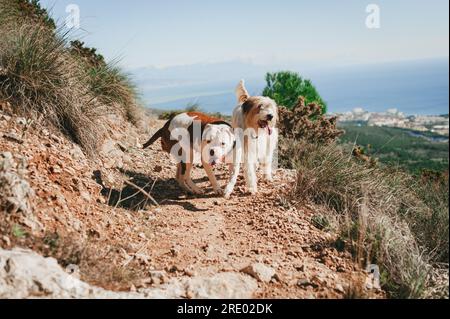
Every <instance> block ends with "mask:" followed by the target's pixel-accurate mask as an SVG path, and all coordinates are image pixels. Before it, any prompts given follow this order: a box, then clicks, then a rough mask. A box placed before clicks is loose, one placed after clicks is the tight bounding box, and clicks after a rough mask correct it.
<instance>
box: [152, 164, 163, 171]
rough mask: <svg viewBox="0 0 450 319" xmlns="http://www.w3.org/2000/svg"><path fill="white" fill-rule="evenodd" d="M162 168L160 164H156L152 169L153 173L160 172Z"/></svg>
mask: <svg viewBox="0 0 450 319" xmlns="http://www.w3.org/2000/svg"><path fill="white" fill-rule="evenodd" d="M162 170H163V168H162V166H161V165H156V166H155V167H154V168H153V171H154V172H155V173H160V172H162Z"/></svg>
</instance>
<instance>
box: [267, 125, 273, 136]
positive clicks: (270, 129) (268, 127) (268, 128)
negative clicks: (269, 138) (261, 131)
mask: <svg viewBox="0 0 450 319" xmlns="http://www.w3.org/2000/svg"><path fill="white" fill-rule="evenodd" d="M267 131H268V132H269V135H272V128H271V127H270V126H269V125H267Z"/></svg>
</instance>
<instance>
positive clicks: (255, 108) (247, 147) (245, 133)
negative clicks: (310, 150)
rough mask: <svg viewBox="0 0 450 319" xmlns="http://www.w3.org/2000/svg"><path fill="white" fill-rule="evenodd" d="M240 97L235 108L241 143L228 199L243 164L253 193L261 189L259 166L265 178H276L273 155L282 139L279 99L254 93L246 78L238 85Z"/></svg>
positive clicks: (238, 96)
mask: <svg viewBox="0 0 450 319" xmlns="http://www.w3.org/2000/svg"><path fill="white" fill-rule="evenodd" d="M236 96H237V99H238V103H239V105H238V106H237V107H236V108H235V109H234V112H233V124H232V125H233V128H234V129H235V137H236V139H237V140H238V141H240V143H238V144H239V145H238V147H236V152H235V157H234V158H233V165H232V167H231V178H230V181H229V183H228V185H227V186H226V188H225V194H224V195H225V198H229V197H230V195H231V193H232V192H233V189H234V186H235V185H236V181H237V177H238V175H239V170H240V164H241V163H243V166H244V177H245V180H246V183H247V188H248V190H249V191H250V193H252V194H255V193H256V192H257V191H258V186H257V177H256V170H257V167H258V166H259V165H260V166H261V169H262V172H263V177H264V178H265V179H266V180H268V181H272V162H273V155H274V151H275V148H276V146H277V142H278V131H277V129H276V124H277V121H278V107H277V104H276V103H275V101H273V100H272V99H270V98H268V97H263V96H250V94H249V93H248V91H247V89H246V88H245V84H244V81H243V80H242V81H241V82H240V83H239V85H238V86H237V88H236ZM239 129H240V132H239V131H238V130H239Z"/></svg>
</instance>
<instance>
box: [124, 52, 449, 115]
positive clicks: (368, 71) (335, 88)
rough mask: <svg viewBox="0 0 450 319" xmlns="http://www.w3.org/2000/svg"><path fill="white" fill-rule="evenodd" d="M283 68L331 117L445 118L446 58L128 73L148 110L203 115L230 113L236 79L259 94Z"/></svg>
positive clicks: (208, 66) (216, 66)
mask: <svg viewBox="0 0 450 319" xmlns="http://www.w3.org/2000/svg"><path fill="white" fill-rule="evenodd" d="M286 69H289V70H292V71H296V72H299V73H300V74H301V75H302V76H304V77H306V78H310V79H311V80H312V81H313V83H314V84H315V85H316V87H317V88H318V90H319V92H320V93H321V95H322V96H323V98H324V99H325V100H326V101H327V102H328V106H329V111H330V112H345V111H349V110H352V109H353V108H355V107H363V108H364V109H366V110H368V111H371V112H380V111H384V110H386V109H388V108H397V109H399V110H400V111H402V112H404V113H406V114H444V113H448V99H449V93H448V85H449V83H448V58H446V59H430V60H421V61H408V62H397V63H383V64H372V65H354V66H347V67H328V68H319V67H314V68H312V67H308V66H303V67H302V66H299V65H292V66H282V65H274V66H263V65H256V64H251V63H245V62H240V61H235V62H224V63H215V64H194V65H186V66H176V67H168V68H154V67H149V68H140V69H136V70H132V71H131V73H132V74H133V75H134V77H135V80H136V82H137V84H138V86H139V87H140V89H141V91H142V96H143V99H144V101H145V102H146V104H147V105H148V106H151V107H153V108H161V109H176V108H183V107H185V106H186V105H187V104H188V103H199V104H200V106H201V107H202V108H203V109H205V110H208V111H220V112H223V113H228V114H229V113H231V111H232V109H233V107H234V106H235V97H234V93H233V92H234V88H235V86H236V85H237V83H238V82H239V80H240V79H241V78H244V79H246V81H247V85H248V89H249V91H250V93H251V94H260V93H261V91H262V89H263V88H264V85H265V80H264V77H265V74H266V72H268V71H271V72H273V71H279V70H286Z"/></svg>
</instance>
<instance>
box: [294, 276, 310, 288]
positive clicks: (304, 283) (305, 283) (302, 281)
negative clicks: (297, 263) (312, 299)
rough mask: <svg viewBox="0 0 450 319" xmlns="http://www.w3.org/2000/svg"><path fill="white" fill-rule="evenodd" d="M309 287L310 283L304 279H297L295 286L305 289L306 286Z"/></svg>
mask: <svg viewBox="0 0 450 319" xmlns="http://www.w3.org/2000/svg"><path fill="white" fill-rule="evenodd" d="M309 285H311V283H310V282H309V280H308V279H306V278H301V279H299V280H298V281H297V286H299V287H306V286H309Z"/></svg>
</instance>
